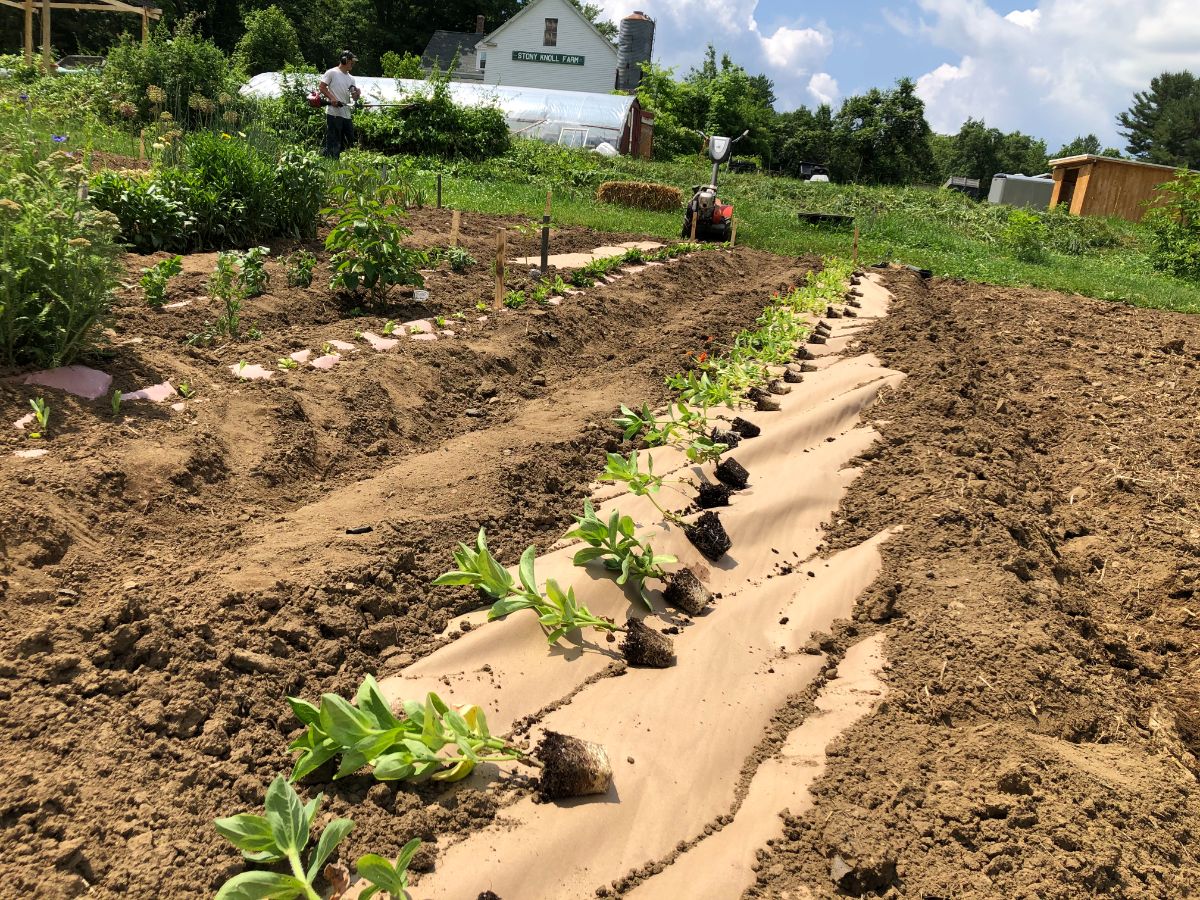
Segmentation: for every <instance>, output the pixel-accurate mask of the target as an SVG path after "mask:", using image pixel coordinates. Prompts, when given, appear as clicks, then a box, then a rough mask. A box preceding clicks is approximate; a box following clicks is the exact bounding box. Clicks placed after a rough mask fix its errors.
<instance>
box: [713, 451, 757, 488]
mask: <svg viewBox="0 0 1200 900" xmlns="http://www.w3.org/2000/svg"><path fill="white" fill-rule="evenodd" d="M717 478H719V479H720V480H721V484H727V485H729V486H730V487H731V488H733V489H734V490H735V491H740V490H741V489H742V488H744V487H745V486H746V484H747V483H748V482H749V481H750V473H749V472H747V471H746V469H745V467H744V466H743V465H742V464H741V463H739V462H738V461H737V460H736V459H734V458H733V457H732V456H727V457H725V459H723V460H721V461H720V462H719V463H718V464H717Z"/></svg>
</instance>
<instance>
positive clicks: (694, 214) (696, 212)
mask: <svg viewBox="0 0 1200 900" xmlns="http://www.w3.org/2000/svg"><path fill="white" fill-rule="evenodd" d="M699 220H700V210H698V209H697V210H694V211H693V212H692V236H691V238H689V240H690V241H691V242H692V243H693V244H694V243H696V223H697V222H698V221H699Z"/></svg>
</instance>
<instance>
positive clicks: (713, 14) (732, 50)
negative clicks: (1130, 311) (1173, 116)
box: [597, 0, 1200, 152]
mask: <svg viewBox="0 0 1200 900" xmlns="http://www.w3.org/2000/svg"><path fill="white" fill-rule="evenodd" d="M597 2H599V3H600V5H602V6H603V7H604V8H605V11H606V12H607V13H608V15H609V16H610V17H611V18H612V19H613V20H614V21H619V19H620V18H621V17H622V16H624V15H626V14H627V13H629V12H631V11H632V10H635V9H640V10H644V11H645V12H646V14H647V15H649V16H651V17H652V18H654V19H655V22H656V26H657V30H656V38H655V47H654V56H655V61H656V62H659V63H662V64H664V65H670V66H677V67H678V71H679V72H680V73H683V72H685V71H686V70H687V69H688V67H689V66H691V65H695V64H697V63H698V62H699V61H700V59H701V58H702V56H703V52H704V47H705V45H706V44H707V43H708V42H709V41H712V42H713V43H714V44H715V45H716V46H717V48H718V50H724V51H727V52H729V54H730V56H731V57H732V58H733V59H734V61H735V62H737V63H740V64H741V65H742V66H744V67H745V68H746V69H748V70H749V71H750V72H752V73H758V72H762V73H764V74H766V75H768V76H769V77H770V78H772V79H773V80H774V82H775V90H776V94H777V95H778V96H779V98H780V103H779V106H780V107H781V108H793V107H795V106H798V105H801V104H804V105H807V106H813V105H815V104H816V103H818V102H821V101H822V100H828V101H831V102H832V103H833V104H834V108H835V109H836V107H837V104H838V102H839V101H840V100H841V99H842V98H844V97H847V96H849V95H852V94H855V93H859V92H861V91H863V90H865V89H867V88H870V87H874V86H879V87H885V86H888V85H890V84H892V83H894V82H895V80H896V79H897V78H900V77H903V76H908V77H910V78H913V79H915V80H917V83H918V91H919V93H920V94H921V96H922V98H923V99H924V100H925V103H926V116H927V118H928V119H929V122H930V124H931V125H932V126H933V127H934V129H935V130H936V131H941V132H947V133H948V132H954V131H957V130H958V126H959V125H961V124H962V122H963V120H964V119H966V118H967V117H968V116H973V117H975V118H983V119H984V120H986V121H987V123H988V124H989V125H992V126H995V127H997V128H1001V129H1003V130H1004V131H1015V130H1020V131H1024V132H1026V133H1027V134H1032V135H1034V136H1035V137H1040V138H1042V139H1044V140H1045V141H1046V143H1047V145H1048V146H1049V149H1050V151H1051V152H1053V151H1055V150H1057V149H1058V147H1059V146H1061V145H1062V144H1064V143H1066V142H1067V141H1069V140H1071V139H1072V138H1073V137H1075V136H1076V135H1078V134H1086V133H1088V132H1093V133H1095V134H1096V135H1097V136H1099V138H1100V140H1101V141H1102V142H1103V143H1104V144H1107V145H1112V146H1117V147H1123V146H1124V142H1123V141H1122V139H1121V138H1120V136H1119V134H1118V132H1117V127H1116V124H1115V122H1114V117H1115V116H1116V114H1117V113H1119V112H1121V111H1122V110H1125V109H1127V108H1128V107H1129V105H1130V103H1131V102H1132V98H1133V92H1134V91H1137V90H1142V89H1144V88H1145V87H1146V86H1147V85H1148V84H1149V82H1150V78H1151V77H1153V76H1154V75H1156V74H1158V73H1159V72H1162V71H1164V70H1168V69H1169V70H1179V69H1190V70H1191V71H1193V72H1195V73H1197V74H1198V75H1200V0H1005V2H1001V0H889V2H876V0H842V2H811V0H810V2H805V3H799V2H786V0H597Z"/></svg>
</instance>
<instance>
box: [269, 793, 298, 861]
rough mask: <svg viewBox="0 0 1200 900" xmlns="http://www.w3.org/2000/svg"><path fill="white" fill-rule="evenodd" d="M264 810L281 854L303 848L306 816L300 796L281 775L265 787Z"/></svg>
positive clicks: (296, 851) (287, 853)
mask: <svg viewBox="0 0 1200 900" xmlns="http://www.w3.org/2000/svg"><path fill="white" fill-rule="evenodd" d="M266 810H267V822H268V823H270V827H271V835H272V836H273V837H274V839H275V846H276V847H278V848H279V850H280V851H281V852H282V853H283V855H284V856H288V855H290V854H292V853H299V852H300V851H301V850H303V849H304V845H305V844H307V843H308V816H307V814H306V812H305V809H304V804H303V803H301V802H300V797H299V796H298V795H297V794H296V792H295V791H294V790H293V789H292V786H291V785H290V784H289V783H288V780H287V779H286V778H284V777H283V776H282V775H280V776H278V777H277V778H276V779H275V780H274V781H272V782H271V786H270V787H269V788H267V800H266Z"/></svg>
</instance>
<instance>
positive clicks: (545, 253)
mask: <svg viewBox="0 0 1200 900" xmlns="http://www.w3.org/2000/svg"><path fill="white" fill-rule="evenodd" d="M549 267H550V192H549V191H546V211H545V212H544V213H542V275H543V276H545V274H546V270H547V269H548V268H549Z"/></svg>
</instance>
